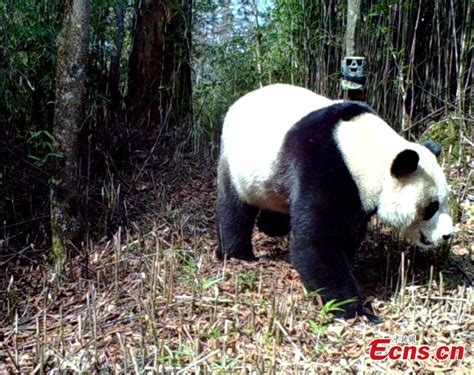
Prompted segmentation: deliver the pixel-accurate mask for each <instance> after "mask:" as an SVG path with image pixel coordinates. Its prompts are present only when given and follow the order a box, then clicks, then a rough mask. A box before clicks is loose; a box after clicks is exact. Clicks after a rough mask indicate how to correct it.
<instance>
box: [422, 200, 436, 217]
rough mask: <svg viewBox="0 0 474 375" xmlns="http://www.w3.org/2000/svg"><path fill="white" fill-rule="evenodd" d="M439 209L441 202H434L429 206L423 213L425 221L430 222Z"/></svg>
mask: <svg viewBox="0 0 474 375" xmlns="http://www.w3.org/2000/svg"><path fill="white" fill-rule="evenodd" d="M438 209H439V202H438V201H434V202H431V203H430V204H429V205H428V206H426V207H425V211H424V212H423V220H429V219H431V218H432V217H433V216H434V214H435V213H436V212H437V211H438Z"/></svg>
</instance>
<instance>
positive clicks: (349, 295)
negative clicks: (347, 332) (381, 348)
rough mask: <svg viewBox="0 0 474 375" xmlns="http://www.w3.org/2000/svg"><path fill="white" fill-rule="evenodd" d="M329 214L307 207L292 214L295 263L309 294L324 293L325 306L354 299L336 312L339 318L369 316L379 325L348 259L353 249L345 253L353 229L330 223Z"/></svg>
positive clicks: (333, 221) (292, 253)
mask: <svg viewBox="0 0 474 375" xmlns="http://www.w3.org/2000/svg"><path fill="white" fill-rule="evenodd" d="M305 206H306V205H305ZM325 211H326V213H327V214H325ZM329 211H330V210H329V209H327V208H322V207H312V208H311V209H310V208H309V207H307V206H306V207H303V208H302V209H298V208H296V209H293V210H292V213H291V227H292V233H293V240H292V243H291V248H290V256H291V260H292V263H293V265H294V266H295V268H296V269H297V270H298V271H299V273H300V275H301V278H302V281H303V283H304V285H305V287H306V288H307V289H308V290H309V291H316V290H320V291H321V295H322V298H323V302H325V303H326V302H328V301H330V300H337V301H338V302H343V301H348V300H351V299H355V301H353V302H350V303H347V304H346V305H344V306H343V309H344V311H335V312H334V314H335V315H336V316H338V317H343V318H346V319H350V318H353V317H355V316H356V315H367V316H368V317H369V319H370V320H372V321H374V322H376V321H377V319H378V318H377V317H375V316H373V315H371V314H370V313H368V312H367V311H365V310H364V307H363V304H362V295H361V293H360V291H359V288H358V286H357V282H356V280H355V278H354V276H353V274H352V272H351V269H350V266H349V262H348V259H347V256H346V253H349V254H350V253H352V249H349V251H347V249H345V247H346V246H348V245H349V244H350V243H351V241H347V237H346V236H347V235H346V234H345V233H344V232H345V231H346V233H348V232H347V231H350V228H346V229H345V228H344V227H342V226H341V223H340V222H337V221H336V220H333V219H331V218H334V215H331V213H330V212H329ZM349 246H350V245H349Z"/></svg>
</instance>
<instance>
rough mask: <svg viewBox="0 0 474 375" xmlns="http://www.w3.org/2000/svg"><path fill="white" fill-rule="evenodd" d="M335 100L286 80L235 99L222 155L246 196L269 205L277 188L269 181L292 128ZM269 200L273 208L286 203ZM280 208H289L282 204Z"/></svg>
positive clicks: (226, 129)
mask: <svg viewBox="0 0 474 375" xmlns="http://www.w3.org/2000/svg"><path fill="white" fill-rule="evenodd" d="M331 104H333V101H332V100H330V99H327V98H325V97H323V96H320V95H317V94H315V93H313V92H312V91H309V90H307V89H304V88H300V87H295V86H291V85H286V84H275V85H270V86H266V87H264V88H261V89H258V90H255V91H253V92H251V93H249V94H247V95H245V96H243V97H242V98H240V99H239V100H238V101H237V102H235V104H234V105H233V106H232V107H231V108H230V109H229V111H228V113H227V115H226V118H225V120H224V126H223V131H222V145H221V147H222V153H221V158H223V160H225V161H226V164H227V165H228V168H229V172H230V176H231V180H232V183H233V185H234V187H235V188H236V190H237V192H238V193H239V195H240V196H241V197H242V198H244V199H245V200H246V201H247V202H248V203H251V204H255V205H259V206H265V204H264V203H265V202H268V200H269V192H271V191H272V189H273V187H272V186H269V183H270V180H271V177H272V176H273V174H274V172H275V163H276V160H277V155H278V153H279V151H280V149H281V146H282V143H283V141H284V138H285V135H286V134H287V132H288V130H289V129H290V128H291V127H292V126H293V125H294V124H295V123H297V122H298V121H299V120H300V119H302V118H303V117H304V116H306V115H307V114H308V113H310V112H312V111H315V110H318V109H321V108H324V107H327V106H329V105H331ZM259 197H261V198H262V202H260V201H259ZM275 199H277V200H278V198H277V197H276V198H275ZM268 203H269V205H270V206H272V207H273V208H274V207H275V206H278V205H279V203H281V204H283V202H268ZM281 204H280V205H281ZM280 211H285V208H284V207H283V206H282V207H281V209H280Z"/></svg>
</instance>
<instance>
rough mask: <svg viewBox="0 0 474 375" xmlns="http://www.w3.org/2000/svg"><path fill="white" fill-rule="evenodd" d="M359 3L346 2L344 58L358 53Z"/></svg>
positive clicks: (355, 1) (348, 0)
mask: <svg viewBox="0 0 474 375" xmlns="http://www.w3.org/2000/svg"><path fill="white" fill-rule="evenodd" d="M360 1H361V0H347V25H346V56H359V53H360V45H359V40H360V30H359V28H360Z"/></svg>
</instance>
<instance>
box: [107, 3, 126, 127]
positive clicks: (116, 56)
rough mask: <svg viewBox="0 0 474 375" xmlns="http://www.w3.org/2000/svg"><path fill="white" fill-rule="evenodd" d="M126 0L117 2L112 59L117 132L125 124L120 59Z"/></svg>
mask: <svg viewBox="0 0 474 375" xmlns="http://www.w3.org/2000/svg"><path fill="white" fill-rule="evenodd" d="M124 2H125V1H124V0H117V3H116V4H115V23H116V28H117V29H116V31H115V32H116V34H115V41H114V44H115V46H114V47H115V49H114V53H113V54H112V57H111V59H110V71H109V88H108V92H109V95H110V118H111V122H112V124H113V127H114V129H112V130H115V129H117V128H119V127H121V126H122V125H123V124H124V122H125V117H124V114H123V111H122V95H121V93H120V58H121V56H122V49H123V38H124V35H125V24H124V18H125V9H124V8H125V4H124Z"/></svg>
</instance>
